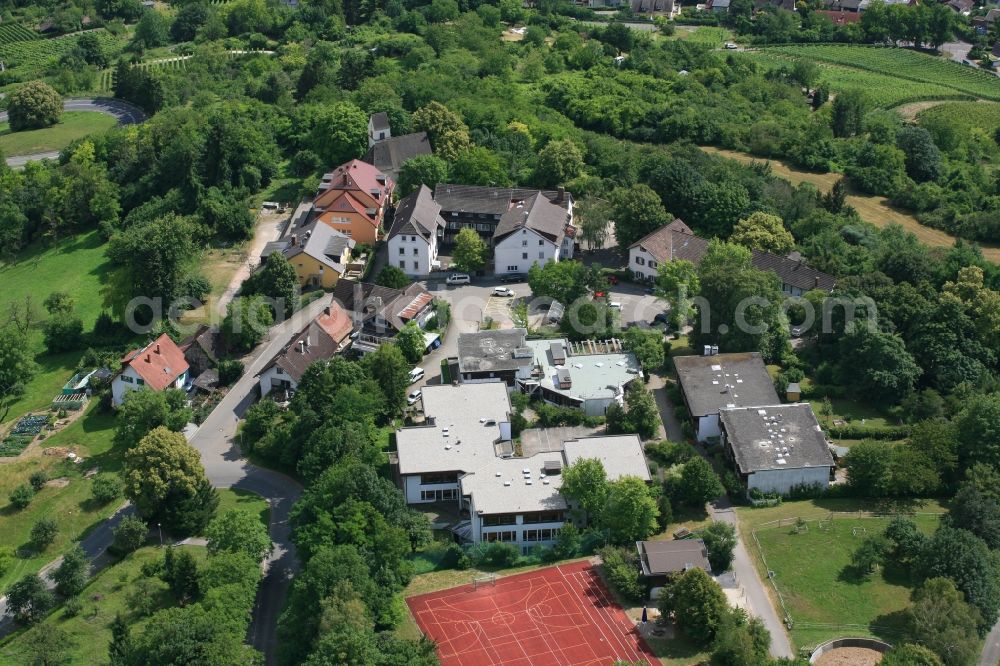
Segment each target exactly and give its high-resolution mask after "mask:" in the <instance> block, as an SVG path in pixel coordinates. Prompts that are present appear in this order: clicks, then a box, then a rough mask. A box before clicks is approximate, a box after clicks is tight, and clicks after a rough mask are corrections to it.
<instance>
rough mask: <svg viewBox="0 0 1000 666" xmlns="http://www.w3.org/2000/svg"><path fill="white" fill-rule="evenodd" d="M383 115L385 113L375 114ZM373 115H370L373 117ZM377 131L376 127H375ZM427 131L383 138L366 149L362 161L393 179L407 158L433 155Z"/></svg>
mask: <svg viewBox="0 0 1000 666" xmlns="http://www.w3.org/2000/svg"><path fill="white" fill-rule="evenodd" d="M375 115H385V114H375ZM374 117H375V116H372V118H374ZM375 131H378V128H375ZM433 154H434V151H433V150H432V149H431V142H430V139H428V138H427V132H415V133H414V134H403V135H401V136H393V137H389V138H388V139H383V140H381V141H379V142H378V143H376V144H375V145H374V146H372V147H371V148H369V149H368V152H367V153H366V154H365V156H364V161H365V162H368V164H371V165H372V166H374V167H375V168H376V169H378V170H379V171H381V172H382V173H384V174H387V175H388V176H389V177H391V178H393V179H395V178H396V176H398V175H399V170H400V169H402V168H403V164H405V163H406V161H407V160H411V159H413V158H414V157H418V156H420V155H433Z"/></svg>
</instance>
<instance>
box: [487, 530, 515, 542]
mask: <svg viewBox="0 0 1000 666" xmlns="http://www.w3.org/2000/svg"><path fill="white" fill-rule="evenodd" d="M483 541H485V542H487V543H493V542H494V541H501V542H503V543H511V542H513V541H517V532H486V533H485V534H483Z"/></svg>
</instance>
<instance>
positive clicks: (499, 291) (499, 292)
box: [493, 287, 516, 297]
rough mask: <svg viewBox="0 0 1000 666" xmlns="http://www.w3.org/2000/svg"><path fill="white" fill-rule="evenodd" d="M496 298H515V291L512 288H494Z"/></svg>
mask: <svg viewBox="0 0 1000 666" xmlns="http://www.w3.org/2000/svg"><path fill="white" fill-rule="evenodd" d="M493 295H494V296H504V297H508V296H515V295H516V294H514V292H513V290H512V289H511V288H510V287H493Z"/></svg>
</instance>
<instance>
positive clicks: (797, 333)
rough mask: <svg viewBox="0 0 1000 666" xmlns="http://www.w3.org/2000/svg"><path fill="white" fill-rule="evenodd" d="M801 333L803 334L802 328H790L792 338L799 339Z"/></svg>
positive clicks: (803, 329)
mask: <svg viewBox="0 0 1000 666" xmlns="http://www.w3.org/2000/svg"><path fill="white" fill-rule="evenodd" d="M803 333H805V328H804V327H802V326H792V330H791V334H792V337H793V338H801V337H802V334H803Z"/></svg>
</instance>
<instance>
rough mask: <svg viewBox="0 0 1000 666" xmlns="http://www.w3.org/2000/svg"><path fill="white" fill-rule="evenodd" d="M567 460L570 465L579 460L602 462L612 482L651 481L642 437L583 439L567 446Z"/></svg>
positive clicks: (573, 440)
mask: <svg viewBox="0 0 1000 666" xmlns="http://www.w3.org/2000/svg"><path fill="white" fill-rule="evenodd" d="M563 457H564V458H565V459H566V464H567V465H572V464H573V463H574V462H576V461H577V460H581V459H584V458H593V459H596V460H600V461H601V464H602V465H604V471H605V472H606V473H607V475H608V479H610V480H612V481H613V480H615V479H619V478H621V477H623V476H636V477H639V478H640V479H642V480H643V481H649V480H650V476H649V467H647V466H646V456H645V454H644V453H643V449H642V442H640V441H639V436H638V435H615V436H610V437H581V438H580V439H572V440H569V441H568V442H565V443H564V444H563Z"/></svg>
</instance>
